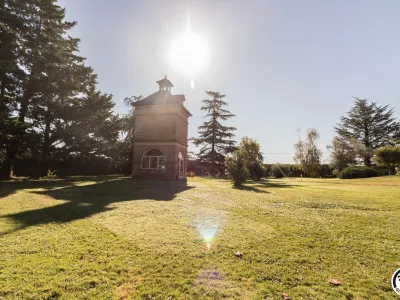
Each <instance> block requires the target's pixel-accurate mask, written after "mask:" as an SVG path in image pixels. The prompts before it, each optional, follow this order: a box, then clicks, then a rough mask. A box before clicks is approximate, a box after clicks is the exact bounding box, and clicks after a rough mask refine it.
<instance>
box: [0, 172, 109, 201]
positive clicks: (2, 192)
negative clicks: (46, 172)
mask: <svg viewBox="0 0 400 300" xmlns="http://www.w3.org/2000/svg"><path fill="white" fill-rule="evenodd" d="M116 178H117V177H116V176H71V177H67V178H62V179H60V178H48V179H39V180H32V179H28V178H18V179H14V180H8V181H0V199H1V198H4V197H7V196H9V195H12V194H14V193H16V192H18V191H20V190H31V189H40V188H42V189H55V188H60V187H67V186H71V185H74V184H75V183H76V182H85V181H94V182H100V181H106V180H112V179H116Z"/></svg>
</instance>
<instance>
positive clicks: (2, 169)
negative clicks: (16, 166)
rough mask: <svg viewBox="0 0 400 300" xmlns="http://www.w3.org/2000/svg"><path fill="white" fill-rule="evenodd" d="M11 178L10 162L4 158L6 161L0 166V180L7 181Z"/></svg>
mask: <svg viewBox="0 0 400 300" xmlns="http://www.w3.org/2000/svg"><path fill="white" fill-rule="evenodd" d="M10 177H11V160H10V159H9V158H8V157H7V156H6V160H5V161H4V162H3V163H2V164H1V166H0V180H8V179H10Z"/></svg>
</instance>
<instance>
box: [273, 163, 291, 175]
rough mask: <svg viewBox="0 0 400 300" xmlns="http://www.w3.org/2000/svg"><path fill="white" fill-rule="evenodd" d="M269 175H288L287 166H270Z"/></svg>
mask: <svg viewBox="0 0 400 300" xmlns="http://www.w3.org/2000/svg"><path fill="white" fill-rule="evenodd" d="M271 176H273V177H275V178H283V177H288V176H289V168H288V167H287V166H286V165H281V164H276V165H273V166H272V167H271Z"/></svg>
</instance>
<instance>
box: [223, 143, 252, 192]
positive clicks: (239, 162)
mask: <svg viewBox="0 0 400 300" xmlns="http://www.w3.org/2000/svg"><path fill="white" fill-rule="evenodd" d="M225 167H226V171H227V173H228V176H229V178H230V179H231V181H232V183H233V185H234V186H235V187H238V186H241V185H242V184H243V183H244V182H245V181H246V178H247V177H248V176H249V172H248V170H247V168H246V161H245V159H244V156H243V154H242V153H241V151H235V152H233V153H230V154H228V155H227V156H226V158H225Z"/></svg>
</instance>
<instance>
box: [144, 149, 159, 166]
mask: <svg viewBox="0 0 400 300" xmlns="http://www.w3.org/2000/svg"><path fill="white" fill-rule="evenodd" d="M142 169H159V170H163V169H165V156H164V153H162V152H161V151H160V150H157V149H151V150H149V151H147V152H146V153H145V154H143V157H142Z"/></svg>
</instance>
